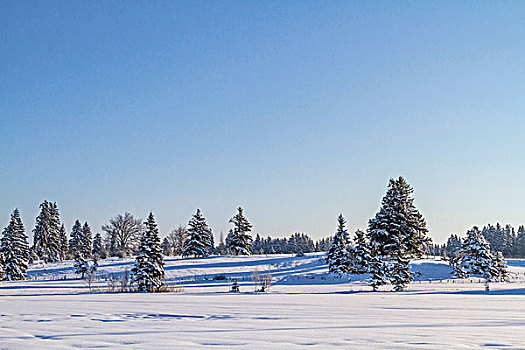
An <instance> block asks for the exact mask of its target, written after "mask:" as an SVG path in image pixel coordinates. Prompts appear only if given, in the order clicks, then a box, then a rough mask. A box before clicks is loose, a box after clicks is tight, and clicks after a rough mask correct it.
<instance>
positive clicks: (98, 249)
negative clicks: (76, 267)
mask: <svg viewBox="0 0 525 350" xmlns="http://www.w3.org/2000/svg"><path fill="white" fill-rule="evenodd" d="M91 253H92V256H93V258H96V259H98V258H100V255H101V254H102V236H101V235H100V233H99V232H97V233H96V234H95V238H94V239H93V250H92V251H91Z"/></svg>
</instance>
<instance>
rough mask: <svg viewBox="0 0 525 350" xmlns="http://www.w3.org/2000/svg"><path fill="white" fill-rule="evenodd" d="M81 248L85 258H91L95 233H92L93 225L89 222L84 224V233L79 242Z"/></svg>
mask: <svg viewBox="0 0 525 350" xmlns="http://www.w3.org/2000/svg"><path fill="white" fill-rule="evenodd" d="M79 249H80V251H81V252H82V255H83V256H84V258H86V259H89V258H91V252H92V250H93V235H92V233H91V227H89V224H88V223H87V222H85V223H84V226H82V235H81V240H80V242H79Z"/></svg>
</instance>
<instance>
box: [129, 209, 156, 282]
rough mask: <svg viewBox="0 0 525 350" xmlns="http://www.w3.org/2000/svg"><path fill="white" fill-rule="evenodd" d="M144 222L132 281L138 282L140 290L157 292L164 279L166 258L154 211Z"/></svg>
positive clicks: (132, 272)
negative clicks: (163, 253)
mask: <svg viewBox="0 0 525 350" xmlns="http://www.w3.org/2000/svg"><path fill="white" fill-rule="evenodd" d="M144 224H145V225H146V230H145V231H144V233H143V234H142V237H141V239H140V245H139V253H138V255H137V256H136V262H135V265H134V266H133V269H132V270H131V282H132V283H136V284H137V287H138V291H139V292H155V291H157V290H158V288H159V287H160V286H161V285H162V280H163V279H164V259H163V257H162V249H161V247H160V237H159V230H158V228H157V224H156V223H155V217H154V216H153V213H150V214H149V217H148V220H147V221H146V222H145V223H144Z"/></svg>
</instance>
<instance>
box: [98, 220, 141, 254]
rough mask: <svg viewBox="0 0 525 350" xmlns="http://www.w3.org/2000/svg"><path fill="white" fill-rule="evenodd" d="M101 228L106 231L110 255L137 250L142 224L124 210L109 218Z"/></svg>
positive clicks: (130, 252)
mask: <svg viewBox="0 0 525 350" xmlns="http://www.w3.org/2000/svg"><path fill="white" fill-rule="evenodd" d="M102 230H103V231H104V232H106V240H107V243H108V244H107V245H108V247H109V253H110V255H111V256H120V257H124V256H128V255H130V254H132V253H134V252H136V251H137V247H138V245H139V243H140V239H141V235H142V232H143V231H144V225H143V224H142V221H141V220H140V219H135V218H134V217H133V215H131V214H130V213H128V212H126V213H124V215H121V214H119V215H117V216H116V217H114V218H111V220H110V221H109V224H107V225H103V226H102Z"/></svg>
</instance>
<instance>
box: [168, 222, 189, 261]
mask: <svg viewBox="0 0 525 350" xmlns="http://www.w3.org/2000/svg"><path fill="white" fill-rule="evenodd" d="M186 234H187V230H186V227H184V226H182V225H179V226H178V227H176V228H174V229H173V230H172V231H171V232H170V233H169V235H168V240H169V242H170V244H171V248H172V249H173V254H174V255H181V254H182V251H183V250H184V240H185V239H186Z"/></svg>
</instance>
